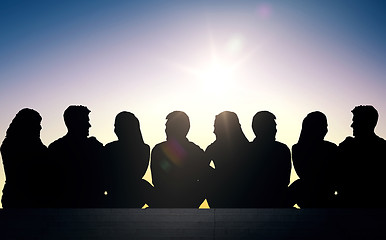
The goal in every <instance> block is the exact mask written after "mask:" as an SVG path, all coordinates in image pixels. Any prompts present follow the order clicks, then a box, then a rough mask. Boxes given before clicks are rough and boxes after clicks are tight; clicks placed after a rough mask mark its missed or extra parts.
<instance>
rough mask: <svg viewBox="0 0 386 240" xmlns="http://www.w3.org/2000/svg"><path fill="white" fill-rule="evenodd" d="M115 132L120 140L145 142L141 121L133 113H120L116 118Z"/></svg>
mask: <svg viewBox="0 0 386 240" xmlns="http://www.w3.org/2000/svg"><path fill="white" fill-rule="evenodd" d="M114 127H115V128H114V132H115V134H116V135H117V137H118V139H119V140H123V141H140V142H143V138H142V134H141V129H140V126H139V121H138V119H137V118H136V117H135V115H134V114H133V113H131V112H126V111H124V112H120V113H118V114H117V116H116V117H115V124H114Z"/></svg>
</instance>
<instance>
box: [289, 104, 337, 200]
mask: <svg viewBox="0 0 386 240" xmlns="http://www.w3.org/2000/svg"><path fill="white" fill-rule="evenodd" d="M327 132H328V130H327V117H326V116H325V115H324V114H323V113H321V112H319V111H316V112H311V113H309V114H308V115H307V116H306V117H305V118H304V120H303V124H302V130H301V132H300V137H299V141H298V143H296V144H295V145H293V146H292V161H293V165H294V168H295V171H296V173H297V175H298V176H299V179H298V180H296V181H295V182H293V183H292V184H291V186H290V188H289V191H290V196H291V197H290V198H291V205H294V204H295V203H296V204H297V205H298V206H299V207H301V208H325V207H332V206H333V205H332V204H333V201H334V196H335V195H334V192H335V189H334V185H333V178H332V174H333V172H334V171H333V169H332V168H334V167H335V165H336V157H337V150H338V147H337V146H336V144H334V143H332V142H329V141H325V140H324V137H325V136H326V134H327Z"/></svg>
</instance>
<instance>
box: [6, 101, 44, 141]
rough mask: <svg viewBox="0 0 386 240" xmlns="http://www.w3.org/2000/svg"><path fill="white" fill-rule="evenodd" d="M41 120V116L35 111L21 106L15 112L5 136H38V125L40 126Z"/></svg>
mask: <svg viewBox="0 0 386 240" xmlns="http://www.w3.org/2000/svg"><path fill="white" fill-rule="evenodd" d="M41 120H42V117H41V116H40V114H39V113H38V112H37V111H35V110H33V109H30V108H23V109H22V110H20V111H19V112H18V113H17V114H16V116H15V118H14V119H13V120H12V122H11V124H10V125H9V128H8V129H7V133H6V137H7V138H19V137H23V138H25V137H39V136H40V130H41V127H38V126H40V122H41ZM36 123H38V124H36Z"/></svg>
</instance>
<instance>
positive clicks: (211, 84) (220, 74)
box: [198, 62, 233, 94]
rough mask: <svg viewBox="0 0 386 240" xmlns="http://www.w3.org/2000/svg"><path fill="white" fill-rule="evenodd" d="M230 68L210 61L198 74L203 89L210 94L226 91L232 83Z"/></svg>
mask: <svg viewBox="0 0 386 240" xmlns="http://www.w3.org/2000/svg"><path fill="white" fill-rule="evenodd" d="M232 75H233V74H232V69H231V67H230V66H227V65H226V64H222V63H218V62H217V63H212V64H210V65H209V66H207V67H206V68H203V70H202V71H201V72H200V73H199V74H198V77H199V80H200V81H201V83H202V88H203V91H205V92H210V93H212V94H221V93H224V92H227V91H228V90H229V89H230V88H231V86H232V83H233V81H232V80H233V76H232Z"/></svg>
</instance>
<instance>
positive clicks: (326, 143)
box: [323, 140, 338, 148]
mask: <svg viewBox="0 0 386 240" xmlns="http://www.w3.org/2000/svg"><path fill="white" fill-rule="evenodd" d="M323 145H324V146H326V147H328V148H337V147H338V146H337V145H336V144H335V143H333V142H330V141H326V140H324V141H323Z"/></svg>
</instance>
